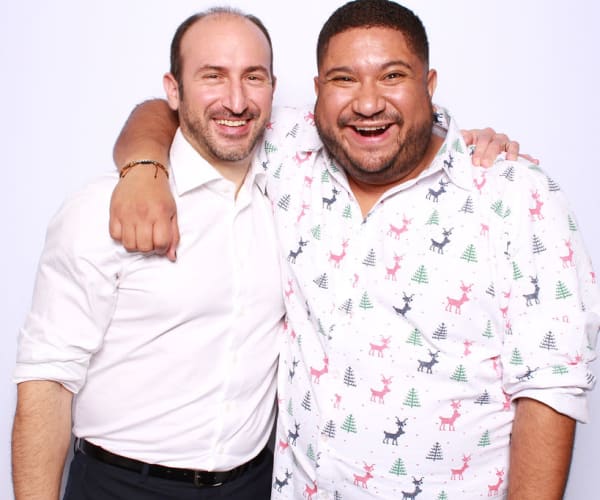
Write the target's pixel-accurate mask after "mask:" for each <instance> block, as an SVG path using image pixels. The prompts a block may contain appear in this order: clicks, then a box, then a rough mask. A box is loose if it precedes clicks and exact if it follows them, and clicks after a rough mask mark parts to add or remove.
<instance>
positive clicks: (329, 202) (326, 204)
mask: <svg viewBox="0 0 600 500" xmlns="http://www.w3.org/2000/svg"><path fill="white" fill-rule="evenodd" d="M331 192H332V194H333V196H332V197H331V198H325V197H323V198H322V199H323V207H327V210H331V205H333V204H334V203H335V200H336V199H337V195H338V194H340V192H339V191H338V190H337V189H336V188H332V190H331Z"/></svg>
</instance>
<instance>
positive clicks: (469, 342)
mask: <svg viewBox="0 0 600 500" xmlns="http://www.w3.org/2000/svg"><path fill="white" fill-rule="evenodd" d="M474 343H475V341H474V340H465V341H464V342H463V345H464V346H465V350H464V352H463V356H468V355H469V354H471V346H472V345H473V344H474Z"/></svg>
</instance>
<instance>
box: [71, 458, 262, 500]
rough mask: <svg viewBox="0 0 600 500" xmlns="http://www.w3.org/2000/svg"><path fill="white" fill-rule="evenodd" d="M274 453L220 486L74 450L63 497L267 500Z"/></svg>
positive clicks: (76, 499)
mask: <svg viewBox="0 0 600 500" xmlns="http://www.w3.org/2000/svg"><path fill="white" fill-rule="evenodd" d="M272 469H273V454H272V453H271V452H270V451H269V456H268V459H267V460H263V461H262V463H259V464H257V465H256V466H254V467H251V468H250V469H249V470H247V471H246V472H245V473H244V474H243V475H242V476H241V477H239V478H237V479H235V480H233V481H231V482H228V483H225V484H223V485H221V486H214V487H212V486H203V487H197V486H194V485H193V484H191V483H185V482H181V481H173V480H170V479H161V478H156V477H150V476H147V475H145V474H140V473H137V472H132V471H129V470H126V469H121V468H119V467H115V466H113V465H108V464H105V463H103V462H99V461H98V460H96V459H94V458H91V457H88V456H86V455H84V454H83V453H81V452H80V451H77V452H76V453H75V456H74V457H73V461H72V462H71V467H70V469H69V478H68V481H67V486H66V488H65V496H64V497H63V500H212V499H216V498H227V499H231V500H268V499H269V498H271V488H272V484H271V473H272Z"/></svg>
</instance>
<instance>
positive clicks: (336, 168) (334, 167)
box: [329, 158, 340, 173]
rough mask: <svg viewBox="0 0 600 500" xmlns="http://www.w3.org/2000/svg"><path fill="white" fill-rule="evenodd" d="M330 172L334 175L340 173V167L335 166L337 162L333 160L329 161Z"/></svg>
mask: <svg viewBox="0 0 600 500" xmlns="http://www.w3.org/2000/svg"><path fill="white" fill-rule="evenodd" d="M329 170H331V171H332V172H333V173H335V172H339V171H340V169H339V168H338V166H337V165H336V164H335V161H333V158H331V159H330V160H329Z"/></svg>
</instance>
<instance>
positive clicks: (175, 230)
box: [167, 214, 179, 262]
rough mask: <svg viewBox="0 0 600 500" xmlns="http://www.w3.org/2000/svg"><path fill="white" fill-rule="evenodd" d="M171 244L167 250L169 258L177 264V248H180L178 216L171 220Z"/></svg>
mask: <svg viewBox="0 0 600 500" xmlns="http://www.w3.org/2000/svg"><path fill="white" fill-rule="evenodd" d="M171 236H172V239H171V244H170V245H169V248H168V249H167V258H168V259H169V260H170V261H172V262H175V261H176V260H177V247H178V246H179V224H178V223H177V214H175V216H174V217H173V218H172V219H171Z"/></svg>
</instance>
